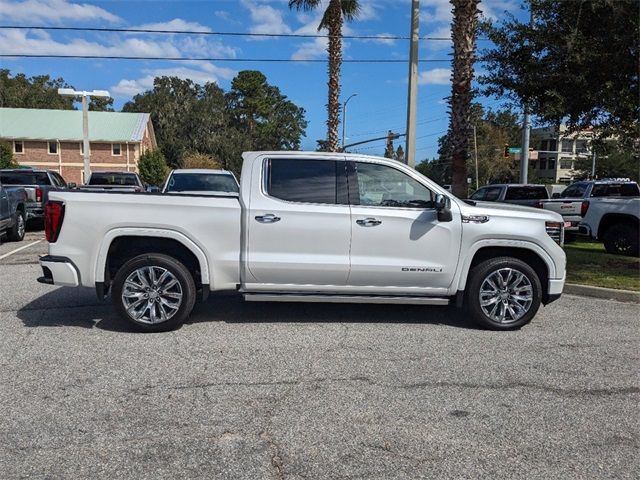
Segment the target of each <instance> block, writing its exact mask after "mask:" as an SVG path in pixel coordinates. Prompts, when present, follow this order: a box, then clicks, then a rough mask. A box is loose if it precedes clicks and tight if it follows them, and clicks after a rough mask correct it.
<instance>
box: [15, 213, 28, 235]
mask: <svg viewBox="0 0 640 480" xmlns="http://www.w3.org/2000/svg"><path fill="white" fill-rule="evenodd" d="M17 222H18V225H17V227H18V236H19V237H20V238H22V237H24V232H25V229H26V225H25V221H24V217H23V216H22V215H18V219H17Z"/></svg>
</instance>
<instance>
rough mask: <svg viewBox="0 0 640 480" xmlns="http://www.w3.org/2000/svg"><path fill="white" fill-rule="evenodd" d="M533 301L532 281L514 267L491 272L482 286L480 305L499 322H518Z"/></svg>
mask: <svg viewBox="0 0 640 480" xmlns="http://www.w3.org/2000/svg"><path fill="white" fill-rule="evenodd" d="M532 303H533V287H532V285H531V281H530V280H529V279H528V278H527V276H526V275H525V274H523V273H522V272H520V271H518V270H515V269H513V268H501V269H499V270H495V271H493V272H491V273H490V274H489V275H487V276H486V277H485V279H484V280H483V282H482V284H481V286H480V307H481V308H482V311H483V312H484V313H485V315H487V316H488V317H489V318H490V319H491V320H493V321H494V322H497V323H502V324H508V323H513V322H517V321H518V320H520V319H521V318H522V317H523V316H524V315H525V314H526V313H527V312H528V311H529V309H530V308H531V304H532Z"/></svg>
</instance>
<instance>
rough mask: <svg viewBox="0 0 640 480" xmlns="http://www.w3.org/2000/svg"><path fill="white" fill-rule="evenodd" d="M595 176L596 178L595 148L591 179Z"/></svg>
mask: <svg viewBox="0 0 640 480" xmlns="http://www.w3.org/2000/svg"><path fill="white" fill-rule="evenodd" d="M592 148H593V147H592ZM595 178H596V151H595V150H594V151H593V155H592V156H591V180H594V179H595Z"/></svg>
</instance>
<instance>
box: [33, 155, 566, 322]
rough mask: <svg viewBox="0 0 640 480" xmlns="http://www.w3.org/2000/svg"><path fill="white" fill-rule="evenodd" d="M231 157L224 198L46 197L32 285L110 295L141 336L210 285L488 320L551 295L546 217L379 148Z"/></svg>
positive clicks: (557, 267)
mask: <svg viewBox="0 0 640 480" xmlns="http://www.w3.org/2000/svg"><path fill="white" fill-rule="evenodd" d="M243 159H244V164H243V167H242V175H241V181H240V195H237V194H235V195H234V194H220V195H211V194H208V195H202V196H198V195H194V194H192V193H190V194H188V195H180V194H177V193H176V194H173V195H155V194H142V195H141V194H137V195H136V194H125V193H118V194H115V193H113V194H111V193H75V192H52V193H51V198H50V201H49V203H48V204H47V207H46V210H47V211H46V229H45V230H46V236H47V240H48V241H49V254H48V255H47V256H44V257H42V258H41V259H40V265H41V266H42V270H43V276H42V277H41V278H39V281H40V282H42V283H49V284H54V285H71V286H79V285H82V286H88V287H95V288H96V289H97V292H98V296H99V298H105V296H106V295H107V294H108V293H109V292H110V293H111V298H112V300H113V303H114V305H115V308H116V309H117V310H118V312H119V313H120V314H121V315H122V316H123V317H124V318H125V319H126V320H127V321H129V322H131V324H133V325H134V326H136V327H138V329H140V330H144V331H161V330H169V329H172V328H176V327H177V326H179V325H180V324H181V323H182V322H183V321H184V320H185V319H186V318H187V317H188V316H189V313H190V312H191V310H192V308H193V305H194V302H195V301H196V299H198V298H199V299H204V298H206V297H207V295H208V293H209V292H210V291H220V290H238V291H239V292H240V293H241V294H242V295H243V296H244V298H245V300H247V301H276V302H358V303H399V304H428V305H447V304H449V303H455V304H456V305H458V306H463V305H464V306H465V307H466V309H467V311H468V312H469V315H470V317H471V318H472V319H474V320H475V321H476V322H478V323H479V324H481V325H483V326H485V327H488V328H493V329H502V330H506V329H512V328H518V327H520V326H522V325H524V324H526V323H527V322H529V321H530V320H531V319H532V318H533V316H534V315H535V314H536V312H537V310H538V308H539V306H540V304H541V303H543V304H546V303H549V302H551V301H552V300H555V299H556V298H558V297H559V296H560V294H561V292H562V288H563V285H564V280H565V255H564V251H563V250H562V247H561V245H562V241H563V232H564V230H563V222H562V218H561V217H560V215H558V214H557V213H553V212H546V211H544V210H541V209H534V208H529V207H522V206H517V205H497V204H495V203H488V202H487V203H481V202H478V203H476V202H473V201H467V202H464V201H462V200H459V199H457V198H456V197H454V196H453V195H451V194H450V193H449V192H447V191H446V190H444V189H442V188H441V187H439V186H438V185H437V184H436V183H434V182H432V181H431V180H429V179H428V178H426V177H424V176H422V175H420V174H419V173H418V172H416V171H415V170H414V169H412V168H410V167H408V166H406V165H404V164H402V163H399V162H397V161H394V160H388V159H383V158H377V157H368V156H361V155H355V154H342V153H335V154H332V153H317V152H313V153H306V152H247V153H244V154H243ZM221 301H222V300H221Z"/></svg>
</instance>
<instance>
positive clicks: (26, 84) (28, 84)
mask: <svg viewBox="0 0 640 480" xmlns="http://www.w3.org/2000/svg"><path fill="white" fill-rule="evenodd" d="M58 88H72V87H71V85H69V84H68V83H67V82H65V81H64V80H63V79H62V78H55V79H54V78H51V77H49V75H37V76H34V77H27V76H26V75H24V74H22V73H19V74H17V75H15V76H13V77H12V76H11V73H10V72H9V70H8V69H0V107H9V108H52V109H64V110H73V108H74V106H73V98H70V97H63V96H61V95H59V94H58Z"/></svg>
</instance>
